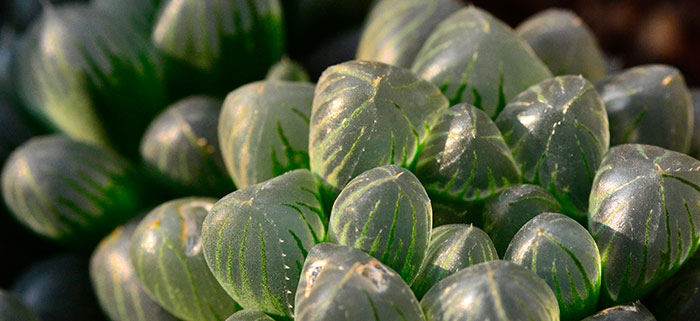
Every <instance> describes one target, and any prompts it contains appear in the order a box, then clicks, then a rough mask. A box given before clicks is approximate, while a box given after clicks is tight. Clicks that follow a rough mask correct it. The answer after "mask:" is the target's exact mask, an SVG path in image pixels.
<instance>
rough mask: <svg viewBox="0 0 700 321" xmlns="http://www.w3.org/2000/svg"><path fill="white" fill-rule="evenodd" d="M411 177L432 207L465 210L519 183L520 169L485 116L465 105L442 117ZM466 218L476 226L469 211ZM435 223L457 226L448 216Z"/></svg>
mask: <svg viewBox="0 0 700 321" xmlns="http://www.w3.org/2000/svg"><path fill="white" fill-rule="evenodd" d="M416 175H417V176H418V178H420V180H421V182H422V183H423V184H424V185H425V189H426V190H427V191H428V194H429V195H430V197H431V199H432V200H433V201H435V202H436V203H440V202H441V201H447V202H457V203H463V204H467V205H472V204H475V203H477V202H479V201H482V200H484V199H486V198H488V197H491V196H494V195H496V194H498V193H500V192H501V191H503V190H504V189H506V188H508V186H510V184H511V183H518V182H519V181H520V170H519V169H518V166H517V165H516V164H515V160H514V159H513V156H512V155H511V153H510V150H509V149H508V146H507V145H506V143H505V141H504V140H503V136H501V132H500V131H499V130H498V127H496V124H494V122H493V121H492V120H491V118H490V117H489V116H488V115H487V114H486V113H485V112H483V111H482V110H480V109H477V108H476V107H474V106H471V105H468V104H459V105H456V106H453V107H451V108H450V109H449V110H447V111H446V112H445V113H443V114H442V116H441V117H440V120H439V121H438V123H437V124H436V125H435V127H433V129H432V131H431V133H430V136H428V140H427V142H426V143H425V147H424V149H423V153H421V155H420V157H419V158H418V166H417V168H416ZM440 213H445V212H440ZM447 213H449V212H447ZM436 214H437V213H436ZM436 216H437V215H436ZM467 216H469V217H468V218H466V221H469V222H478V221H479V218H478V217H475V216H474V215H473V214H472V213H471V211H467ZM435 220H436V221H441V222H442V221H446V222H454V221H458V220H457V218H453V217H450V218H442V217H436V219H435ZM459 220H461V221H464V220H465V218H459Z"/></svg>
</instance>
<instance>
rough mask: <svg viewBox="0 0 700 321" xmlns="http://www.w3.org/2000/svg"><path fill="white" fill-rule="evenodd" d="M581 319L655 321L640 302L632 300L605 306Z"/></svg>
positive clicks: (597, 320) (589, 320)
mask: <svg viewBox="0 0 700 321" xmlns="http://www.w3.org/2000/svg"><path fill="white" fill-rule="evenodd" d="M583 321H656V318H654V315H652V314H651V312H649V310H647V308H646V307H645V306H643V305H642V304H641V303H639V302H633V303H628V304H624V305H618V306H614V307H611V308H607V309H605V310H603V311H600V312H598V313H596V314H594V315H592V316H590V317H588V318H585V319H583Z"/></svg>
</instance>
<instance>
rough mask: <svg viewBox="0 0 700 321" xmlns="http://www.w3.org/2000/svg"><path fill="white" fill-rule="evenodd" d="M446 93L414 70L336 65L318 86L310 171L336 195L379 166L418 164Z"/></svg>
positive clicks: (359, 63)
mask: <svg viewBox="0 0 700 321" xmlns="http://www.w3.org/2000/svg"><path fill="white" fill-rule="evenodd" d="M447 107H448V102H447V99H446V98H445V97H444V96H443V95H442V94H441V93H440V91H439V90H438V89H437V88H436V87H435V86H433V85H431V84H430V83H428V82H426V81H424V80H421V79H419V78H418V77H417V76H416V75H414V74H413V73H412V72H411V71H409V70H407V69H403V68H400V67H395V66H390V65H386V64H383V63H379V62H364V61H349V62H346V63H342V64H339V65H335V66H332V67H330V68H328V69H326V71H324V72H323V75H321V79H320V80H319V82H318V85H317V86H316V93H315V96H314V102H313V109H312V112H311V126H310V131H309V156H310V160H311V171H312V172H313V173H314V174H316V175H318V176H320V177H321V178H322V181H323V184H324V188H325V189H326V190H327V191H326V192H327V193H329V194H331V195H332V196H333V197H334V196H335V195H337V194H338V193H339V192H340V190H341V189H342V188H343V187H344V186H345V184H347V183H348V182H349V181H350V180H351V179H352V178H354V177H355V176H357V175H359V174H360V173H363V172H365V171H367V170H370V169H372V168H375V167H379V166H384V165H390V164H396V165H400V166H402V167H405V168H409V169H411V168H413V167H415V162H416V161H417V159H418V154H419V153H420V150H421V149H422V146H423V143H424V142H425V140H426V138H427V137H428V134H429V132H430V128H432V127H433V125H434V124H435V122H436V121H437V120H438V117H439V116H440V114H441V113H442V111H444V110H445V109H447Z"/></svg>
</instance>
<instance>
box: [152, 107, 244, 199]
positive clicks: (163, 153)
mask: <svg viewBox="0 0 700 321" xmlns="http://www.w3.org/2000/svg"><path fill="white" fill-rule="evenodd" d="M220 109H221V101H219V100H217V99H213V98H208V97H203V96H195V97H190V98H187V99H184V100H181V101H179V102H177V103H175V104H174V105H172V106H170V107H168V109H166V110H165V111H164V112H163V113H161V114H160V115H158V117H156V119H154V120H153V122H152V123H151V125H150V126H149V127H148V130H147V131H146V134H145V135H144V137H143V139H142V140H141V157H142V158H143V160H144V161H145V162H146V164H147V165H148V166H149V167H150V168H151V169H152V170H153V171H154V172H155V174H156V176H157V177H158V178H159V179H161V180H162V181H163V182H164V186H165V187H166V188H168V189H170V190H173V191H175V192H178V193H180V194H186V195H208V196H222V195H226V194H228V193H230V192H232V191H234V190H235V186H234V185H233V182H232V181H231V178H230V177H229V176H228V173H227V172H226V167H225V166H224V160H223V158H222V156H221V152H220V151H219V137H218V132H217V130H216V128H217V125H218V123H219V111H220Z"/></svg>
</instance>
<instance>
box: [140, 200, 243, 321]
mask: <svg viewBox="0 0 700 321" xmlns="http://www.w3.org/2000/svg"><path fill="white" fill-rule="evenodd" d="M214 202H215V200H214V199H210V198H198V197H189V198H181V199H176V200H172V201H169V202H166V203H164V204H162V205H160V206H158V207H156V208H155V209H154V210H152V211H151V212H150V213H148V215H146V217H145V218H144V219H143V220H142V221H141V223H139V225H138V227H137V228H136V231H135V232H134V235H133V236H132V237H131V245H130V250H129V253H130V256H131V262H132V264H133V266H134V269H135V270H136V276H137V277H138V279H139V280H140V281H141V284H142V285H143V288H144V289H145V290H146V292H148V294H149V295H150V296H151V298H153V300H155V301H156V302H158V304H160V305H161V306H162V307H163V308H165V309H166V310H168V312H170V313H172V314H173V315H174V316H176V317H178V318H180V319H183V320H188V321H206V320H212V321H214V320H217V321H218V320H224V319H225V318H226V317H227V316H229V315H231V314H232V313H233V312H235V311H236V302H234V301H233V300H232V299H231V297H229V296H228V295H227V294H226V292H225V291H224V289H222V288H221V286H220V285H219V284H218V282H217V281H216V279H215V278H214V275H212V273H211V271H210V270H209V267H208V266H207V262H206V261H205V258H204V253H203V252H202V247H203V244H202V242H203V241H202V235H201V229H202V223H203V222H204V219H205V218H206V216H207V213H208V211H209V210H211V208H212V207H213V206H214Z"/></svg>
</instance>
